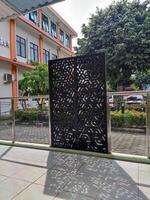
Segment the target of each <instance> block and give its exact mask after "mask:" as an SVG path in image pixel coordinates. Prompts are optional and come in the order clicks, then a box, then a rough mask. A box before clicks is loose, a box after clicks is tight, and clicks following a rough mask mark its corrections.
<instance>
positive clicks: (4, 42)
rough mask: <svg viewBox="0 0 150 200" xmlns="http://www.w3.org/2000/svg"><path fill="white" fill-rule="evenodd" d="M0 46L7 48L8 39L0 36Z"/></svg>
mask: <svg viewBox="0 0 150 200" xmlns="http://www.w3.org/2000/svg"><path fill="white" fill-rule="evenodd" d="M0 46H3V47H7V48H9V41H8V40H6V39H5V38H3V37H0Z"/></svg>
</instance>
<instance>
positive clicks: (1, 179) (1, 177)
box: [0, 175, 8, 184]
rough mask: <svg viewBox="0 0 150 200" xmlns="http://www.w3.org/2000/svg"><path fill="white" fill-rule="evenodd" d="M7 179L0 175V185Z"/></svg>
mask: <svg viewBox="0 0 150 200" xmlns="http://www.w3.org/2000/svg"><path fill="white" fill-rule="evenodd" d="M7 178H8V177H6V176H1V175H0V184H1V183H2V182H3V181H4V180H5V179H7Z"/></svg>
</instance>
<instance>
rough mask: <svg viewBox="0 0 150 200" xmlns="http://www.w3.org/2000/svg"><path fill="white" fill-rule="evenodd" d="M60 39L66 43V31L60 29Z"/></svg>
mask: <svg viewBox="0 0 150 200" xmlns="http://www.w3.org/2000/svg"><path fill="white" fill-rule="evenodd" d="M60 41H61V42H63V43H64V31H62V30H60Z"/></svg>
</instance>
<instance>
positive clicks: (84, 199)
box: [54, 192, 94, 200]
mask: <svg viewBox="0 0 150 200" xmlns="http://www.w3.org/2000/svg"><path fill="white" fill-rule="evenodd" d="M54 200H94V198H93V197H92V198H91V197H88V196H85V195H81V194H77V193H70V192H62V193H60V194H58V195H57V196H56V198H54Z"/></svg>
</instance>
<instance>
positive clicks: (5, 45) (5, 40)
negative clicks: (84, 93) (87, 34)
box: [0, 7, 77, 97]
mask: <svg viewBox="0 0 150 200" xmlns="http://www.w3.org/2000/svg"><path fill="white" fill-rule="evenodd" d="M74 37H77V33H76V32H75V31H74V30H73V28H72V27H71V26H70V25H69V24H68V23H67V22H66V21H65V20H64V19H63V18H62V17H61V16H60V15H59V14H58V13H57V12H56V11H55V10H54V9H52V8H51V7H44V8H42V9H38V10H35V11H33V12H31V13H28V14H27V15H25V16H19V17H18V18H16V19H9V20H6V21H3V22H0V97H10V96H18V95H19V92H18V80H20V79H21V78H22V74H23V72H24V71H26V70H32V69H34V66H33V64H32V63H33V62H39V63H42V64H47V63H48V60H50V59H57V58H64V57H69V56H73V55H74V52H73V49H72V39H73V38H74Z"/></svg>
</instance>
